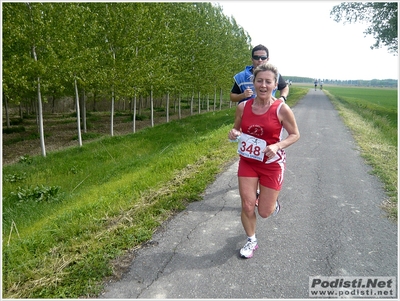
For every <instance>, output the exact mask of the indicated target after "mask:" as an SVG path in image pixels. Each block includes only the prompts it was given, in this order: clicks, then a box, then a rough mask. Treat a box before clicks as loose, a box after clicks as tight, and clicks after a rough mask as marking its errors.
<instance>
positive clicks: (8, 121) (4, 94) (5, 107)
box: [3, 91, 10, 129]
mask: <svg viewBox="0 0 400 301" xmlns="http://www.w3.org/2000/svg"><path fill="white" fill-rule="evenodd" d="M3 102H4V110H5V111H6V123H7V128H8V129H9V128H10V116H9V114H8V102H7V98H6V93H4V91H3Z"/></svg>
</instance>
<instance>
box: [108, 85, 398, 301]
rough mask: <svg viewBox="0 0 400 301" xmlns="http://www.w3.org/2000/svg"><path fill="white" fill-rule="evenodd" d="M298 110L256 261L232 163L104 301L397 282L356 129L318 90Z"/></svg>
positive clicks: (260, 222)
mask: <svg viewBox="0 0 400 301" xmlns="http://www.w3.org/2000/svg"><path fill="white" fill-rule="evenodd" d="M293 111H294V114H295V116H296V120H297V123H298V126H299V130H300V134H301V138H300V140H299V141H298V142H297V143H295V144H294V145H292V146H291V147H289V148H288V149H287V150H286V153H287V170H286V172H285V180H284V184H283V188H282V191H281V194H280V198H279V199H280V202H281V211H280V213H279V214H278V215H277V216H276V217H270V218H267V219H261V218H260V217H258V219H257V239H258V243H259V249H258V250H257V251H255V254H254V257H253V258H251V259H242V258H240V257H239V249H240V248H241V247H242V246H243V245H244V243H245V240H246V235H245V233H244V230H243V227H242V225H241V221H240V197H239V193H238V185H237V175H236V171H237V160H235V161H234V162H233V163H232V164H231V165H229V166H228V167H227V169H226V170H225V171H224V172H223V173H221V174H220V175H219V176H218V177H217V179H216V181H215V182H214V183H213V184H212V185H210V186H209V187H208V188H207V190H206V191H205V194H204V198H203V200H202V201H199V202H195V203H191V204H189V205H188V207H187V208H186V210H184V211H182V212H181V213H179V214H178V215H176V216H175V217H174V218H173V219H171V220H169V221H168V222H165V223H164V224H163V225H162V227H161V228H160V229H159V230H158V231H157V232H156V233H155V234H154V236H153V239H152V240H151V241H150V242H149V243H148V244H146V245H145V246H144V247H143V248H141V249H139V250H137V251H136V252H135V254H134V255H135V256H134V258H133V261H132V262H131V264H130V266H129V269H128V271H127V272H126V273H125V274H124V275H123V276H122V277H121V279H120V280H119V281H116V282H115V281H113V282H109V283H107V285H106V287H105V291H104V293H103V294H102V295H101V296H100V298H107V299H118V298H124V299H135V298H140V299H157V298H161V299H173V298H185V299H189V298H205V299H207V298H210V299H211V298H226V299H231V298H237V299H243V298H253V299H258V298H308V297H309V291H308V285H309V277H310V276H343V277H345V276H356V277H373V276H381V277H384V276H389V277H391V276H397V273H398V272H397V225H396V224H395V223H394V222H392V221H390V220H388V219H387V218H386V214H385V212H384V211H383V210H382V209H381V208H380V206H381V205H382V203H383V202H384V201H385V200H386V199H387V196H386V194H385V192H384V190H383V185H382V184H381V183H380V181H379V180H378V179H377V178H376V177H375V176H374V175H371V174H370V171H371V167H369V166H368V165H366V163H365V162H364V160H363V159H362V158H361V156H360V153H359V150H358V147H357V145H356V144H355V142H354V139H353V138H352V136H351V133H350V131H349V130H348V129H347V128H346V127H345V126H344V124H343V122H342V121H341V119H340V117H339V115H338V113H337V111H336V110H335V109H334V107H333V105H332V104H331V103H330V101H329V99H328V98H327V96H326V95H325V94H324V93H323V92H322V91H320V90H317V91H314V89H310V91H309V93H308V94H307V95H306V96H305V97H304V98H303V99H302V100H300V101H299V102H298V104H297V105H296V106H295V107H294V108H293Z"/></svg>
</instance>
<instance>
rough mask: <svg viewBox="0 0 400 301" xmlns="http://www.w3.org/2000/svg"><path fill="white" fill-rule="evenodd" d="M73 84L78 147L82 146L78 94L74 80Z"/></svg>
mask: <svg viewBox="0 0 400 301" xmlns="http://www.w3.org/2000/svg"><path fill="white" fill-rule="evenodd" d="M74 84H75V99H76V101H75V103H76V121H77V124H78V143H79V146H82V132H81V114H80V110H79V93H78V83H77V82H76V78H75V81H74Z"/></svg>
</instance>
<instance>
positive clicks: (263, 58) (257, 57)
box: [253, 55, 268, 61]
mask: <svg viewBox="0 0 400 301" xmlns="http://www.w3.org/2000/svg"><path fill="white" fill-rule="evenodd" d="M267 58H268V56H265V55H261V56H258V55H253V60H256V61H258V60H259V59H261V60H263V61H265V60H266V59H267Z"/></svg>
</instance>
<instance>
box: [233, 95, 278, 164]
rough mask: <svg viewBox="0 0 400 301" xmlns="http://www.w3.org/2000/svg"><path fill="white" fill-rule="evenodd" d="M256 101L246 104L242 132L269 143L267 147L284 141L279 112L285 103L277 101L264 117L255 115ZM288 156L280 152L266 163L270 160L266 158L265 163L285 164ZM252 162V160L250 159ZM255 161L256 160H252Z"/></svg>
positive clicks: (252, 100)
mask: <svg viewBox="0 0 400 301" xmlns="http://www.w3.org/2000/svg"><path fill="white" fill-rule="evenodd" d="M253 102H254V99H249V100H248V101H246V102H245V104H244V110H243V115H242V121H241V124H240V127H241V129H242V132H243V133H245V134H248V135H251V136H254V137H257V138H260V139H263V140H265V141H266V142H267V145H270V144H274V143H277V142H279V141H281V140H282V134H283V127H282V124H281V122H280V121H279V118H278V112H279V109H280V108H281V106H282V104H283V101H282V100H280V99H277V100H275V101H274V103H273V104H272V105H271V106H270V107H269V109H268V110H267V112H265V113H264V114H262V115H257V114H254V113H253V110H252V105H253ZM285 158H286V156H285V152H284V150H280V151H278V153H277V155H276V156H275V157H274V158H272V159H270V160H268V161H266V160H267V159H268V158H267V157H266V156H264V161H263V162H264V163H272V162H285V161H286V160H285ZM249 160H251V159H249ZM252 161H254V160H252Z"/></svg>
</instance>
